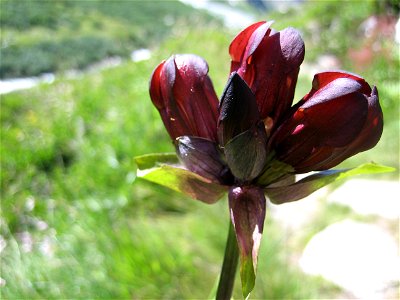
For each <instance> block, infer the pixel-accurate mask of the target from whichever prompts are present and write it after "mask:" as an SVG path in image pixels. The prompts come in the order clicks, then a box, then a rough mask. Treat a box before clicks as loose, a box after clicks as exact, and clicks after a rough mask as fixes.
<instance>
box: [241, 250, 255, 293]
mask: <svg viewBox="0 0 400 300" xmlns="http://www.w3.org/2000/svg"><path fill="white" fill-rule="evenodd" d="M240 262H241V263H240V278H241V280H242V293H243V298H244V299H247V298H248V297H249V296H250V293H251V291H252V290H253V289H254V285H255V284H256V273H255V271H254V267H253V259H252V258H251V256H246V257H240Z"/></svg>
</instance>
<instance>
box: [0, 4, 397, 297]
mask: <svg viewBox="0 0 400 300" xmlns="http://www.w3.org/2000/svg"><path fill="white" fill-rule="evenodd" d="M0 4H1V7H0V11H1V15H0V16H1V19H0V22H1V49H0V54H1V56H0V59H1V61H0V77H1V80H0V93H1V112H0V113H1V219H0V222H1V232H0V234H1V235H0V251H1V275H0V277H1V278H0V293H1V297H2V298H3V299H34V298H41V299H43V298H46V299H47V298H48V299H61V298H62V299H66V298H82V299H87V298H92V299H93V298H109V299H110V298H115V299H117V298H118V299H144V298H152V299H182V298H186V299H189V298H199V299H204V298H207V297H208V296H209V295H210V292H211V291H212V289H213V287H215V284H216V280H217V277H218V273H219V270H220V265H221V262H222V256H223V251H224V244H225V239H226V233H227V229H228V222H229V215H228V208H227V201H226V199H222V200H221V201H220V202H219V203H217V204H215V205H212V206H208V205H205V204H203V203H198V202H196V201H194V200H191V199H188V198H185V197H184V196H181V195H179V194H177V193H174V192H171V191H169V190H167V189H164V188H160V187H158V186H155V185H153V184H150V183H148V182H144V181H141V180H140V179H137V180H135V179H136V178H135V176H136V167H135V165H134V162H133V157H134V156H137V155H141V154H146V153H152V152H164V151H173V147H172V144H171V142H170V140H169V137H168V135H167V133H166V130H165V129H164V128H163V124H162V122H161V119H160V117H159V115H158V112H157V111H156V109H155V108H153V106H152V104H151V101H150V98H149V95H148V81H149V78H150V75H151V72H152V70H153V69H154V67H155V66H156V65H157V64H158V63H159V62H160V61H161V60H162V59H166V58H168V57H169V56H170V55H172V54H173V53H195V54H198V55H201V56H203V57H204V58H205V59H206V60H207V61H208V63H209V67H210V76H211V78H212V80H213V83H214V86H215V89H216V91H217V94H218V95H221V92H222V90H223V87H224V84H225V82H226V80H227V78H228V72H229V68H230V58H229V55H228V46H229V44H230V41H231V40H232V39H233V37H234V36H235V35H236V34H237V33H238V32H239V31H240V30H241V29H243V28H244V27H245V26H247V25H249V24H251V23H252V22H255V21H257V20H271V19H272V20H275V23H274V28H275V29H277V30H280V29H283V28H285V27H288V26H293V27H296V28H297V29H298V30H300V32H301V34H302V36H303V39H304V40H305V45H306V57H305V62H304V64H303V65H302V68H301V70H300V77H299V81H298V85H297V90H296V100H299V99H300V98H301V97H302V96H303V95H304V94H305V93H307V92H308V91H309V90H310V88H311V80H312V77H313V74H314V73H316V72H319V71H322V70H328V69H345V70H349V71H351V72H354V73H359V74H361V75H362V76H363V77H364V78H365V79H366V80H367V81H368V82H369V83H370V84H372V85H377V86H378V90H379V95H380V101H381V106H382V109H383V111H384V117H385V127H384V133H383V136H382V139H381V141H380V142H379V144H378V146H377V147H376V148H374V149H373V150H371V151H368V152H365V153H362V154H359V155H357V156H356V157H354V158H351V159H349V160H348V161H346V162H345V163H343V164H342V165H341V166H339V167H354V166H357V165H359V164H362V163H364V162H370V161H374V162H377V163H380V164H385V165H388V166H392V167H395V168H397V170H398V169H399V153H400V151H399V99H400V91H399V88H400V87H399V79H400V78H399V43H400V28H399V27H400V25H399V21H398V20H399V2H398V1H397V0H371V1H355V0H354V1H293V2H292V1H273V2H270V1H261V0H258V1H257V0H252V1H250V0H249V1H219V2H211V1H117V0H116V1H67V0H56V1H17V0H14V1H10V0H1V2H0ZM399 194H400V189H399V173H398V172H394V173H389V174H383V175H379V176H378V175H373V176H361V177H357V179H355V180H349V181H346V182H345V183H344V184H343V185H337V184H336V185H335V184H333V185H330V186H329V187H327V188H324V189H322V190H320V191H318V192H316V193H314V194H313V195H311V196H310V197H308V198H307V199H304V200H302V201H300V202H298V203H293V204H284V205H281V206H274V205H272V204H269V203H268V212H267V217H266V224H265V228H264V237H263V241H262V245H261V250H260V258H259V266H258V278H257V283H256V287H255V290H254V292H253V293H252V296H251V298H259V299H328V298H329V299H348V298H361V299H364V298H368V299H378V298H379V299H398V296H399V295H398V289H399V271H398V270H399V269H400V268H399V267H400V264H399V256H398V245H399V232H398V230H399V204H398V203H399V202H398V199H397V198H398V195H399ZM234 298H237V299H240V298H241V290H240V280H239V279H238V278H237V280H236V288H235V292H234Z"/></svg>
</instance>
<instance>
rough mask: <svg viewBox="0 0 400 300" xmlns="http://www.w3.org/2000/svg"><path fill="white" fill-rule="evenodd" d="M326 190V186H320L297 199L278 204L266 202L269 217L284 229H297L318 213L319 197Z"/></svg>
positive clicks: (322, 197)
mask: <svg viewBox="0 0 400 300" xmlns="http://www.w3.org/2000/svg"><path fill="white" fill-rule="evenodd" d="M327 191H328V190H327V189H326V188H322V189H319V190H318V191H316V192H314V193H312V194H311V195H309V196H308V197H306V198H304V199H301V200H299V201H294V202H288V203H284V204H279V205H275V204H272V203H270V202H268V208H269V212H270V213H271V217H272V218H273V219H274V220H276V221H278V222H279V223H280V224H282V225H283V226H284V227H285V228H286V229H293V230H296V229H299V228H301V227H303V226H305V225H307V223H308V222H310V220H312V218H313V216H315V215H316V214H318V212H319V211H320V209H321V205H322V203H321V199H324V198H325V197H326V194H327Z"/></svg>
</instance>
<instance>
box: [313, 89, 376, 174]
mask: <svg viewBox="0 0 400 300" xmlns="http://www.w3.org/2000/svg"><path fill="white" fill-rule="evenodd" d="M382 131H383V114H382V109H381V107H380V104H379V97H378V90H377V88H376V87H373V89H372V94H371V97H369V98H368V117H367V120H366V122H365V125H364V127H363V129H362V130H361V132H360V134H359V135H358V137H357V138H356V139H355V140H354V141H353V142H352V143H351V144H350V145H349V146H347V147H346V148H345V149H336V150H335V151H334V153H333V154H332V155H331V157H330V159H329V160H327V161H324V163H323V164H321V165H320V166H318V168H316V170H327V169H330V168H332V167H334V166H336V165H338V164H340V163H341V162H342V161H344V160H345V159H347V158H349V157H350V156H353V155H355V154H357V153H359V152H362V151H366V150H369V149H371V148H373V147H375V145H376V144H377V143H378V141H379V140H380V138H381V135H382Z"/></svg>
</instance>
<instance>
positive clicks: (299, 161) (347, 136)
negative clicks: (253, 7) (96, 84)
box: [150, 22, 383, 296]
mask: <svg viewBox="0 0 400 300" xmlns="http://www.w3.org/2000/svg"><path fill="white" fill-rule="evenodd" d="M271 24H272V22H258V23H255V24H253V25H251V26H249V27H248V28H246V29H244V30H243V31H242V32H240V33H239V34H238V35H237V36H236V37H235V38H234V40H233V41H232V43H231V45H230V47H229V53H230V55H231V59H232V60H231V74H230V76H229V80H228V82H227V84H226V86H225V90H224V91H223V93H222V96H221V99H220V101H219V103H218V99H217V96H216V93H215V92H214V88H213V85H212V83H211V80H210V78H209V77H208V66H207V63H206V62H205V61H204V60H203V59H202V58H200V57H198V56H195V55H191V54H189V55H187V54H186V55H175V56H172V57H171V58H169V59H168V60H166V61H163V62H162V63H161V64H160V65H159V66H157V68H156V69H155V70H154V72H153V74H152V77H151V81H150V96H151V99H152V101H153V103H154V105H155V106H156V107H157V109H158V111H159V112H160V115H161V118H162V120H163V122H164V125H165V127H166V129H167V131H168V133H169V135H170V137H171V138H172V140H173V142H174V144H175V148H176V153H177V156H178V157H179V159H180V162H181V164H182V167H183V168H184V169H185V170H187V171H190V172H192V173H194V174H195V175H190V176H192V177H190V178H191V179H190V182H192V183H193V182H195V181H196V180H200V181H201V182H200V184H199V185H198V186H199V187H201V189H200V190H201V191H204V190H205V189H207V188H206V186H207V185H205V183H209V184H210V190H212V189H219V188H221V187H222V189H223V190H226V191H229V193H228V198H229V208H230V215H231V220H232V223H233V225H234V227H235V231H236V236H237V241H238V247H239V252H240V258H241V277H242V284H243V288H244V289H243V293H244V295H245V296H247V295H248V293H250V291H251V290H252V288H253V286H254V278H255V270H256V263H257V253H258V247H259V244H260V238H261V234H262V230H263V224H264V218H265V195H266V196H269V197H272V195H274V196H276V195H282V192H281V191H282V189H279V188H278V190H277V189H276V188H275V189H271V188H270V185H271V184H273V183H276V182H278V181H281V180H283V179H286V178H287V177H290V176H293V174H296V173H306V172H309V171H317V170H327V169H329V168H332V167H334V166H336V165H337V164H339V163H340V162H342V161H343V160H345V159H346V158H348V157H350V156H352V155H354V154H356V153H358V152H361V151H365V150H368V149H370V148H372V147H374V146H375V144H376V143H377V142H378V141H379V139H380V136H381V134H382V129H383V116H382V111H381V108H380V105H379V99H378V91H377V88H376V87H373V88H371V87H370V86H369V84H368V83H367V82H366V81H365V80H364V79H363V78H361V77H359V76H357V75H354V74H350V73H346V72H342V71H330V72H324V73H319V74H316V75H315V77H314V80H313V83H312V88H311V91H310V92H309V93H308V94H307V95H305V96H304V97H303V98H302V99H301V100H300V101H299V102H298V103H297V104H295V105H293V106H292V103H293V97H294V90H295V87H296V82H297V76H298V73H299V70H300V65H301V63H302V61H303V59H304V42H303V40H302V39H301V37H300V34H299V33H298V31H296V30H295V29H293V28H286V29H284V30H282V31H279V32H277V31H275V30H273V29H271V27H270V26H271ZM190 172H189V173H188V174H191V173H190ZM321 174H322V173H321ZM321 176H325V175H324V174H322V175H319V177H309V179H308V181H307V180H306V181H305V182H301V183H300V186H299V189H298V191H297V196H296V195H295V196H293V199H299V197H300V196H301V197H302V196H304V195H305V194H307V193H309V192H312V191H314V190H315V189H317V188H318V187H316V188H315V187H312V188H310V189H309V190H308V183H309V182H312V180H314V179H319V178H321ZM329 176H331V175H329ZM196 182H197V181H196ZM317 186H318V185H317ZM289 190H290V191H293V190H295V189H290V188H288V191H289ZM194 194H195V195H196V197H197V195H198V194H199V193H197V194H196V193H194ZM206 194H207V195H209V196H210V197H212V198H215V197H217V196H216V195H220V194H218V193H206ZM283 194H285V193H283ZM285 195H286V196H285V197H286V198H285V197H283V198H281V199H286V200H282V201H292V200H287V194H285ZM291 195H292V194H291ZM197 198H198V199H200V200H204V198H201V197H197ZM214 200H215V199H212V200H210V199H206V200H204V201H205V202H207V203H211V202H213V201H214ZM282 201H281V202H282ZM277 202H279V201H277ZM281 202H279V203H281Z"/></svg>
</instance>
